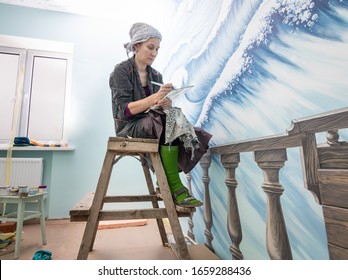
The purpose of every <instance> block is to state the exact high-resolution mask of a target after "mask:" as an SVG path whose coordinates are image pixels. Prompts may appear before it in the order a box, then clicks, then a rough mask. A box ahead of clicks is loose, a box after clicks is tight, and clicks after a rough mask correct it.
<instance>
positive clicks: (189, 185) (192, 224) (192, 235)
mask: <svg viewBox="0 0 348 280" xmlns="http://www.w3.org/2000/svg"><path fill="white" fill-rule="evenodd" d="M186 179H187V188H188V190H189V191H190V193H192V186H191V182H192V176H191V172H189V173H187V174H186ZM193 214H194V212H191V213H190V217H189V218H188V221H187V223H188V226H189V229H188V231H187V236H188V237H189V238H191V239H192V240H193V241H196V237H195V234H194V232H193V228H194V223H193Z"/></svg>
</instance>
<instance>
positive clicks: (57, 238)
mask: <svg viewBox="0 0 348 280" xmlns="http://www.w3.org/2000/svg"><path fill="white" fill-rule="evenodd" d="M143 221H144V220H143ZM111 222H112V221H111ZM116 223H117V222H116ZM143 224H144V225H133V224H126V222H124V224H123V225H117V224H115V223H114V224H112V223H109V225H108V226H106V229H101V230H98V232H97V236H96V240H95V243H94V248H93V250H92V251H91V252H90V253H89V256H88V259H89V260H176V259H177V257H176V255H175V253H174V252H173V250H172V249H171V248H170V247H164V246H162V242H161V238H160V235H159V232H158V229H157V225H156V222H155V220H145V221H144V223H143ZM115 227H118V228H115ZM84 228H85V223H84V222H73V223H72V222H70V221H69V220H48V221H47V222H46V234H47V244H46V245H42V244H41V232H40V225H39V224H37V223H34V224H33V223H32V224H25V225H24V227H23V235H22V236H23V238H22V240H21V254H20V258H19V259H20V260H31V259H32V257H33V255H34V254H35V252H36V251H37V250H40V249H44V250H49V251H51V252H52V259H53V260H75V259H76V258H77V253H78V250H79V247H80V243H81V239H82V236H83V232H84ZM168 232H169V234H168V238H169V240H171V239H172V238H171V235H170V231H168ZM13 245H14V244H13V243H12V245H9V246H8V248H7V252H2V253H1V254H3V255H1V256H0V260H12V259H14V252H13V249H14V246H13ZM190 245H191V246H189V247H188V248H189V252H190V255H191V256H192V258H193V259H198V260H203V259H209V260H214V259H215V260H216V259H218V258H217V257H216V256H215V255H214V254H213V253H211V252H210V251H209V250H208V249H207V248H206V247H205V246H204V245H192V244H190ZM11 251H12V252H11Z"/></svg>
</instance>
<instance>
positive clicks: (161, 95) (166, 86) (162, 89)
mask: <svg viewBox="0 0 348 280" xmlns="http://www.w3.org/2000/svg"><path fill="white" fill-rule="evenodd" d="M172 90H173V84H172V83H168V84H164V85H162V86H161V87H160V89H159V91H158V92H157V93H155V94H154V96H155V104H154V105H156V104H157V102H158V101H160V100H161V99H163V98H164V97H165V96H166V95H167V94H168V93H169V92H171V91H172Z"/></svg>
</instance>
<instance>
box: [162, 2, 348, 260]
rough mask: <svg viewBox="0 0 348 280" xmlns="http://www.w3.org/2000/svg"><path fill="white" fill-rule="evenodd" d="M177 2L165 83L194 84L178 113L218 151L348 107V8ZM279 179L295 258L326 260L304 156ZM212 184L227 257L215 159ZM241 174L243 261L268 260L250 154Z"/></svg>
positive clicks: (216, 226)
mask: <svg viewBox="0 0 348 280" xmlns="http://www.w3.org/2000/svg"><path fill="white" fill-rule="evenodd" d="M174 3H175V5H174V6H175V9H174V11H175V12H174V14H175V17H173V23H172V27H171V28H169V29H170V32H169V33H167V34H166V36H165V40H164V41H163V45H164V49H170V50H171V51H170V52H169V53H166V55H164V54H163V52H162V53H161V55H160V56H163V57H164V56H165V58H164V59H165V60H166V61H165V62H164V63H165V65H166V68H165V70H164V71H163V74H164V78H165V80H168V81H171V82H173V83H174V84H175V85H177V86H178V85H194V88H193V89H192V90H190V91H188V92H187V93H186V94H185V96H182V97H180V98H178V99H177V100H176V102H175V105H176V106H179V107H181V108H183V111H184V113H185V114H186V116H187V117H188V118H189V119H190V120H191V121H192V122H193V123H194V124H195V125H197V126H200V127H203V128H204V129H206V130H207V131H209V132H211V133H212V134H213V135H214V137H213V139H212V141H211V145H218V144H223V143H228V142H233V141H239V140H245V139H251V138H256V137H263V136H267V135H273V134H278V133H284V132H285V130H286V128H288V127H289V126H290V122H291V120H292V119H295V118H300V117H306V116H310V115H313V114H317V113H321V112H325V111H329V110H333V109H337V108H342V107H346V106H347V104H348V98H347V97H348V79H347V78H346V75H347V74H346V73H347V69H348V1H346V0H336V1H324V0H322V1H320V0H316V1H309V0H287V1H286V0H283V1H281V0H278V1H276V0H265V1H261V0H248V1H243V0H235V1H223V0H220V1H219V0H214V1H212V0H204V1H202V0H199V1H174ZM168 34H169V35H168ZM169 46H170V47H169ZM163 57H162V59H163ZM319 138H320V137H319ZM323 139H324V138H323ZM319 140H320V139H319ZM319 140H318V142H320V141H319ZM201 175H202V174H201V168H200V167H197V168H195V169H194V171H193V172H192V177H193V186H192V187H193V192H194V193H195V194H197V196H200V197H201V198H203V193H202V189H203V187H202V183H201ZM280 175H281V178H280V181H281V184H282V185H283V186H284V189H285V191H284V193H283V195H282V196H281V202H282V206H283V212H284V216H285V221H286V226H287V230H288V234H289V239H290V245H291V248H292V254H293V258H294V259H328V252H327V241H326V233H325V227H324V221H323V217H322V210H321V207H320V206H319V205H318V204H317V203H316V202H315V200H314V198H313V196H312V195H311V194H310V193H309V191H307V190H306V189H305V188H304V183H303V178H302V170H301V164H300V156H299V152H298V150H297V149H295V150H290V151H288V161H287V162H286V163H285V167H284V168H283V170H281V174H280ZM209 176H210V178H211V182H210V191H211V193H210V194H211V199H212V207H213V229H212V233H213V235H214V240H213V246H214V248H215V251H216V253H217V254H218V255H219V256H220V257H221V258H223V259H230V258H231V254H230V252H229V246H230V242H231V241H230V238H229V236H228V232H227V229H226V219H227V218H226V217H227V214H226V209H227V205H226V203H227V201H226V193H227V188H226V186H225V183H224V179H225V171H224V169H223V167H222V166H221V164H220V159H219V158H213V162H212V165H211V167H210V170H209ZM236 176H237V181H238V187H237V196H238V203H239V211H240V215H241V220H242V230H243V241H242V243H241V251H242V253H243V255H244V258H245V259H268V258H269V257H268V255H267V250H266V245H265V228H266V226H265V219H266V209H265V194H264V192H263V191H262V188H261V184H262V181H263V179H262V174H261V170H260V169H259V168H258V167H257V165H256V163H255V162H254V161H253V157H252V155H251V154H250V155H249V154H246V155H241V163H240V165H239V167H238V169H237V174H236ZM202 210H203V209H202V207H201V208H199V209H197V212H196V214H195V216H194V223H195V226H194V232H195V235H196V240H197V241H198V242H199V243H204V242H205V235H204V229H205V225H204V221H203V213H202Z"/></svg>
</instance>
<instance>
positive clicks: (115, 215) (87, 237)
mask: <svg viewBox="0 0 348 280" xmlns="http://www.w3.org/2000/svg"><path fill="white" fill-rule="evenodd" d="M145 155H148V156H149V157H150V159H151V162H152V165H153V169H154V171H155V174H156V177H157V183H158V185H159V189H160V195H158V194H156V192H155V189H154V186H153V183H152V178H151V174H150V170H149V165H148V163H147V160H146V157H145ZM123 156H133V157H139V158H140V161H141V163H142V166H143V171H144V175H145V179H146V183H147V187H148V191H149V195H140V196H134V195H133V196H107V195H106V193H107V189H108V185H109V181H110V177H111V173H112V169H113V166H114V164H115V163H117V162H118V160H119V159H120V158H122V157H123ZM162 200H163V203H164V208H160V207H159V204H158V201H162ZM144 201H149V202H152V207H153V208H148V209H135V210H108V211H107V210H103V205H104V203H117V202H144ZM194 211H195V208H182V207H178V206H175V204H174V202H173V199H172V195H171V192H170V189H169V186H168V182H167V177H166V175H165V172H164V169H163V166H162V161H161V157H160V154H159V152H158V140H157V139H137V138H122V137H110V138H109V141H108V145H107V151H106V155H105V159H104V163H103V167H102V170H101V173H100V176H99V181H98V185H97V188H96V192H95V193H91V194H88V195H87V196H86V197H85V198H84V199H83V200H82V201H80V202H79V203H78V204H77V205H76V206H75V207H74V208H73V209H71V210H70V221H73V222H74V221H87V223H86V228H85V231H84V235H83V238H82V242H81V246H80V250H79V253H78V256H77V259H79V260H85V259H87V257H88V253H89V251H91V250H92V249H93V244H94V240H95V237H96V233H97V229H98V225H99V221H106V220H131V219H156V220H157V225H158V229H159V232H160V236H161V239H162V244H163V245H164V246H165V245H168V239H167V235H166V232H165V228H164V224H163V220H162V218H168V220H169V223H170V226H171V229H172V232H173V237H174V240H175V245H174V246H172V248H173V249H174V250H175V251H176V254H177V255H178V257H179V258H180V259H185V260H187V259H191V257H190V255H189V252H188V249H187V244H186V242H185V238H184V235H183V232H182V229H181V225H180V223H179V219H178V217H188V216H189V215H190V213H192V212H194Z"/></svg>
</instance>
